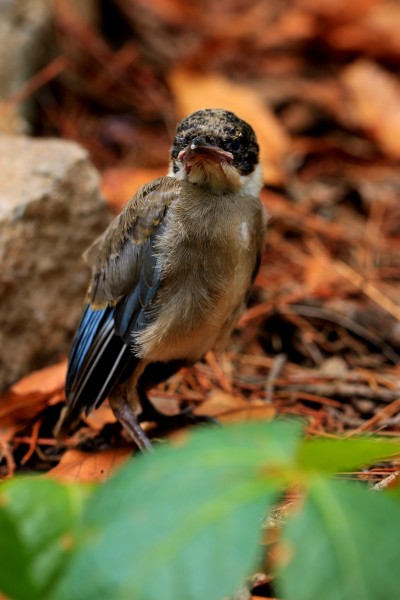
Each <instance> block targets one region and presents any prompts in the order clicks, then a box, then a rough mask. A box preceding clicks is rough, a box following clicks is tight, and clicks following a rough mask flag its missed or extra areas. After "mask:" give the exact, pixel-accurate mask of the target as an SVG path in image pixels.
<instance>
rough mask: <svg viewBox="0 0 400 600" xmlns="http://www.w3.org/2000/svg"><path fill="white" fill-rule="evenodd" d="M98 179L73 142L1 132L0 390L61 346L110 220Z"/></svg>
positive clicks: (55, 357)
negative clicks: (92, 248)
mask: <svg viewBox="0 0 400 600" xmlns="http://www.w3.org/2000/svg"><path fill="white" fill-rule="evenodd" d="M98 184H99V177H98V173H97V171H96V170H95V169H94V167H93V166H92V165H91V163H90V161H89V159H88V155H87V152H86V151H85V150H83V149H82V148H81V147H80V146H78V145H77V144H74V143H71V142H66V141H61V140H32V139H29V138H24V137H15V136H0V389H4V388H5V387H7V386H8V385H9V384H11V383H12V382H14V381H15V380H16V379H18V378H19V377H20V376H21V375H23V374H25V373H27V372H30V371H31V370H32V369H34V368H37V367H39V366H42V365H44V364H46V363H50V362H55V361H57V360H58V359H59V357H60V356H61V355H62V354H64V353H67V352H68V349H69V344H70V341H71V337H72V334H73V331H74V329H75V327H76V324H77V320H78V318H79V313H80V310H81V307H82V302H83V299H84V295H85V291H86V287H87V284H88V270H87V267H86V265H85V264H84V261H83V259H82V258H81V255H82V252H83V251H84V250H85V248H86V247H87V246H88V245H89V244H90V243H91V242H92V241H93V239H94V238H95V237H96V236H97V235H98V234H99V233H101V232H102V231H103V230H104V228H105V227H106V226H107V224H108V223H109V221H110V219H111V217H110V214H109V212H108V208H107V206H106V204H105V203H104V202H103V201H102V199H101V198H100V193H99V186H98Z"/></svg>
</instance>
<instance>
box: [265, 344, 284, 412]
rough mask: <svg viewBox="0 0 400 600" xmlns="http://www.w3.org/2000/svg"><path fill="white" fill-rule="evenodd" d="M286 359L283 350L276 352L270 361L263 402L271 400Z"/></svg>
mask: <svg viewBox="0 0 400 600" xmlns="http://www.w3.org/2000/svg"><path fill="white" fill-rule="evenodd" d="M286 361H287V356H286V354H284V353H283V352H282V353H281V354H277V355H276V356H275V358H274V362H273V363H272V366H271V369H270V372H269V373H268V377H267V379H266V381H265V402H272V398H273V395H274V388H275V383H276V380H277V379H278V377H279V375H280V374H281V372H282V369H283V367H284V365H285V363H286Z"/></svg>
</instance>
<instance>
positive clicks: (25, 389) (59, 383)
mask: <svg viewBox="0 0 400 600" xmlns="http://www.w3.org/2000/svg"><path fill="white" fill-rule="evenodd" d="M66 372H67V361H66V360H63V361H61V362H60V363H58V364H56V365H51V366H50V367H45V368H44V369H40V370H39V371H34V372H33V373H29V375H27V376H26V377H23V378H22V379H20V380H19V381H18V382H17V383H15V384H14V385H13V386H12V388H11V391H12V392H13V393H14V394H18V395H21V396H22V395H24V394H29V393H31V392H40V393H41V394H52V393H54V392H56V391H58V390H60V389H62V388H63V387H64V383H65V375H66Z"/></svg>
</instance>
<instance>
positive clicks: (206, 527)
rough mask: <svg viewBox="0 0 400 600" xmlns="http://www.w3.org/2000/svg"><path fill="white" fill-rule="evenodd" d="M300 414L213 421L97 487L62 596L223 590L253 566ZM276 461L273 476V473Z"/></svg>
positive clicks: (217, 595)
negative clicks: (293, 418) (222, 424)
mask: <svg viewBox="0 0 400 600" xmlns="http://www.w3.org/2000/svg"><path fill="white" fill-rule="evenodd" d="M299 436H300V428H299V426H298V425H297V424H295V423H282V422H274V423H268V424H263V423H252V424H246V425H245V426H244V425H235V426H230V427H226V428H224V429H217V428H210V429H208V430H202V431H198V432H197V433H194V434H193V435H192V438H191V439H190V440H189V442H188V443H187V445H186V446H182V447H179V448H175V447H164V448H161V449H159V450H157V451H156V452H155V453H154V454H152V455H150V456H143V457H141V458H140V459H139V460H138V461H136V462H134V463H133V464H130V465H128V466H127V467H126V468H124V469H123V470H121V471H120V472H119V473H118V474H117V475H116V476H115V477H114V478H113V479H112V480H110V481H109V482H108V483H107V484H105V485H104V486H103V487H102V488H101V489H99V490H98V492H97V493H96V494H95V495H94V497H93V498H92V500H91V501H90V502H89V504H88V506H87V510H86V511H85V514H84V517H83V528H84V538H83V542H82V546H81V548H80V549H79V551H78V553H77V555H76V556H75V558H74V560H73V561H72V562H71V563H70V568H69V569H68V570H67V573H66V576H65V577H64V578H63V580H62V581H61V584H60V585H59V586H58V587H57V588H56V589H55V591H54V593H53V595H52V598H54V600H70V598H74V600H83V599H85V600H91V599H93V600H94V599H96V600H102V599H109V598H113V600H123V599H126V600H128V599H129V600H130V599H132V598H140V600H159V599H160V598H163V600H179V599H182V600H204V599H205V598H207V600H221V598H222V597H224V596H226V595H228V594H230V593H232V592H233V591H234V590H235V588H236V587H238V586H239V585H240V584H241V583H242V581H243V580H244V578H245V577H246V575H248V574H249V573H250V571H251V569H252V568H253V567H254V566H255V564H256V562H257V559H258V556H259V551H260V550H259V546H258V541H259V538H260V526H261V522H262V519H263V516H264V514H265V511H266V510H267V509H268V508H270V507H271V505H272V503H273V502H274V501H275V500H276V497H277V494H278V493H279V492H280V491H281V487H282V482H281V476H280V475H276V476H275V475H274V474H275V473H277V474H279V472H280V469H283V468H287V469H288V468H292V467H293V464H294V458H295V455H296V452H297V446H298V443H299ZM267 471H269V472H270V473H271V477H270V479H269V480H267V479H266V478H265V473H266V472H267Z"/></svg>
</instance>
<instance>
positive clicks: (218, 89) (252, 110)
mask: <svg viewBox="0 0 400 600" xmlns="http://www.w3.org/2000/svg"><path fill="white" fill-rule="evenodd" d="M169 81H170V85H171V87H172V91H173V93H174V96H175V100H176V104H177V107H178V117H179V118H183V117H185V116H186V115H188V114H190V113H192V112H194V111H196V110H199V109H201V108H225V109H227V110H231V111H232V112H234V113H236V114H237V115H238V116H239V117H241V118H242V119H244V120H245V121H247V122H248V123H250V125H252V127H253V128H254V130H255V132H256V134H257V138H258V142H259V144H260V156H261V163H262V165H263V169H264V179H265V181H266V182H267V183H269V184H276V185H278V184H280V183H282V181H283V180H284V179H285V175H284V170H283V162H284V159H285V158H286V156H287V153H288V151H289V138H288V136H287V134H286V132H285V130H284V128H283V127H282V125H281V124H280V122H279V121H278V119H277V118H276V117H275V115H274V114H273V112H272V111H271V110H270V109H269V108H268V107H267V106H266V105H265V104H264V102H263V100H262V98H261V97H260V96H259V95H258V94H257V93H256V92H255V91H253V90H252V89H250V88H248V87H245V86H243V85H239V84H237V83H232V82H231V81H228V80H227V79H225V78H224V77H222V76H220V75H204V74H198V73H194V72H193V71H190V70H187V69H178V70H175V71H173V72H172V73H171V74H170V77H169Z"/></svg>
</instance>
